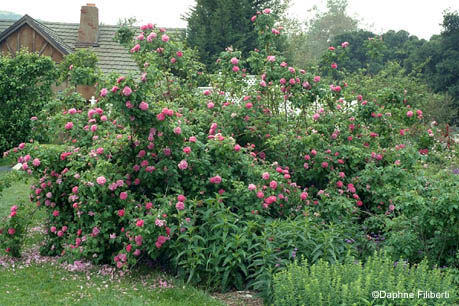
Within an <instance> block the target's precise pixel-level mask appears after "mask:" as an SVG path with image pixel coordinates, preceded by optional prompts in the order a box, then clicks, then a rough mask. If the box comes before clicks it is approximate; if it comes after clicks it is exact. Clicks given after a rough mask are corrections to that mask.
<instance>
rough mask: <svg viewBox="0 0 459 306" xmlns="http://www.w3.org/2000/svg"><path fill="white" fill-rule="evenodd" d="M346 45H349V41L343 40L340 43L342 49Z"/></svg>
mask: <svg viewBox="0 0 459 306" xmlns="http://www.w3.org/2000/svg"><path fill="white" fill-rule="evenodd" d="M348 46H349V43H348V42H347V41H345V42H343V43H342V44H341V48H343V49H344V48H347V47H348Z"/></svg>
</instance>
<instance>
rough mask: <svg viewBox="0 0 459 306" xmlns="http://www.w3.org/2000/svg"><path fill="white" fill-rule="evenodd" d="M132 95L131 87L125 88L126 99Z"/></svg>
mask: <svg viewBox="0 0 459 306" xmlns="http://www.w3.org/2000/svg"><path fill="white" fill-rule="evenodd" d="M131 93H132V89H131V88H130V87H129V86H126V87H124V88H123V95H125V96H126V97H128V96H130V95H131Z"/></svg>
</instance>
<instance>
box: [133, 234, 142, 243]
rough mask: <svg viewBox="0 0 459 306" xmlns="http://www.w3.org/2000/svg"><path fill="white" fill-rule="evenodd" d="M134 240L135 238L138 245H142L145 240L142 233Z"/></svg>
mask: <svg viewBox="0 0 459 306" xmlns="http://www.w3.org/2000/svg"><path fill="white" fill-rule="evenodd" d="M134 240H135V244H137V245H138V246H141V245H142V242H143V238H142V235H138V236H135V239H134Z"/></svg>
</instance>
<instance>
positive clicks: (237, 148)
mask: <svg viewBox="0 0 459 306" xmlns="http://www.w3.org/2000/svg"><path fill="white" fill-rule="evenodd" d="M240 150H241V146H240V145H238V144H236V145H235V146H234V151H236V152H239V151H240Z"/></svg>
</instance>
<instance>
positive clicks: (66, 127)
mask: <svg viewBox="0 0 459 306" xmlns="http://www.w3.org/2000/svg"><path fill="white" fill-rule="evenodd" d="M71 128H73V122H72V121H70V122H67V123H66V124H65V129H66V130H70V129H71Z"/></svg>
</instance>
